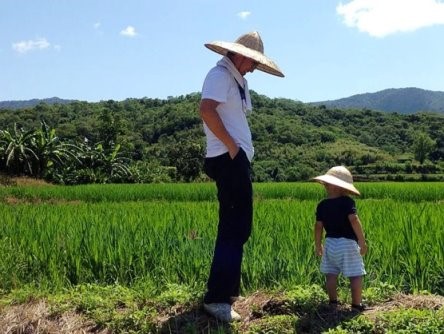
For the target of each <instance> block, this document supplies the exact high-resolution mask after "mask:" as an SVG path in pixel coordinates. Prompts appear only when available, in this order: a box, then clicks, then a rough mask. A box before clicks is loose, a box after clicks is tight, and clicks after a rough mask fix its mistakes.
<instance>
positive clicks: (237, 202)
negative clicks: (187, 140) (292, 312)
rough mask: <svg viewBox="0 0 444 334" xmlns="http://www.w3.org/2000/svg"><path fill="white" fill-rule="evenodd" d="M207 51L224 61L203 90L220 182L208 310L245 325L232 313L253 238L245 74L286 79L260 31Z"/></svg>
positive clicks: (211, 159)
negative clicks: (245, 249)
mask: <svg viewBox="0 0 444 334" xmlns="http://www.w3.org/2000/svg"><path fill="white" fill-rule="evenodd" d="M205 46H206V47H207V48H208V49H210V50H212V51H214V52H217V53H219V54H222V55H223V56H224V57H223V58H222V59H221V60H220V61H219V62H218V63H217V65H216V66H215V67H214V68H212V69H211V70H210V71H209V73H208V74H207V76H206V78H205V82H204V84H203V88H202V100H201V103H200V115H201V118H202V120H203V123H204V131H205V135H206V143H207V152H206V158H205V163H204V168H205V172H206V173H207V175H208V176H209V177H211V178H212V179H214V180H215V181H216V186H217V197H218V200H219V224H218V232H217V239H216V245H215V249H214V255H213V261H212V265H211V270H210V275H209V279H208V282H207V289H208V290H207V293H206V294H205V297H204V309H205V310H206V311H207V312H208V313H210V314H211V315H212V316H214V317H215V318H217V319H219V320H222V321H233V320H240V315H239V314H238V313H236V312H235V311H234V310H233V309H232V304H233V302H234V300H235V298H236V297H238V296H239V288H240V278H241V264H242V255H243V245H244V244H245V242H246V241H247V240H248V238H249V236H250V234H251V227H252V219H253V191H252V183H251V174H250V162H251V160H252V158H253V154H254V149H253V143H252V140H251V132H250V128H249V126H248V121H247V114H248V113H249V112H251V110H252V104H251V99H250V94H249V90H248V85H247V81H246V80H245V78H244V75H245V74H246V73H248V72H253V71H254V70H255V69H258V70H260V71H264V72H266V73H269V74H273V75H276V76H280V77H283V76H284V75H283V74H282V72H281V71H280V69H279V68H278V66H277V65H276V64H275V63H274V62H273V61H272V60H271V59H269V58H268V57H266V56H265V55H264V46H263V43H262V40H261V37H260V36H259V34H258V33H257V32H251V33H248V34H245V35H242V36H241V37H239V38H238V39H237V40H236V41H235V42H234V43H231V42H212V43H208V44H205Z"/></svg>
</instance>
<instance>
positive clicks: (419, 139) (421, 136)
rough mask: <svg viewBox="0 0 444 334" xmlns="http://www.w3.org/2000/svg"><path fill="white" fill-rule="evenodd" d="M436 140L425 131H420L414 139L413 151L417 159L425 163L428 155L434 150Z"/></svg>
mask: <svg viewBox="0 0 444 334" xmlns="http://www.w3.org/2000/svg"><path fill="white" fill-rule="evenodd" d="M435 145H436V141H435V140H433V139H432V138H430V137H429V135H428V134H427V133H425V132H419V133H417V134H416V135H415V138H414V139H413V153H414V154H415V159H416V160H418V161H419V163H420V164H423V163H424V161H425V159H426V158H427V157H428V155H429V154H430V153H431V152H432V151H433V149H434V147H435Z"/></svg>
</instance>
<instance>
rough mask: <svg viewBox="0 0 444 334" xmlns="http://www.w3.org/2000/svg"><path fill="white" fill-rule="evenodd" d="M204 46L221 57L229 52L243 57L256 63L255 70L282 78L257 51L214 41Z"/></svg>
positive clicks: (274, 67) (274, 65)
mask: <svg viewBox="0 0 444 334" xmlns="http://www.w3.org/2000/svg"><path fill="white" fill-rule="evenodd" d="M205 46H206V47H207V48H208V49H210V50H211V51H214V52H216V53H219V54H221V55H223V56H226V55H227V52H229V51H231V52H234V53H237V54H240V55H242V56H244V57H247V58H250V59H253V60H254V61H256V62H257V63H258V65H257V67H256V69H258V70H259V71H262V72H265V73H268V74H272V75H275V76H278V77H281V78H283V77H284V74H283V73H282V71H281V70H280V69H279V67H278V66H277V65H276V64H275V63H274V62H273V61H272V60H271V59H270V58H268V57H267V56H265V55H264V54H262V53H260V52H259V51H256V50H253V49H250V48H247V47H245V46H244V45H242V44H239V43H231V42H219V41H216V42H211V43H206V44H205Z"/></svg>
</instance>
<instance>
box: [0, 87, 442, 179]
mask: <svg viewBox="0 0 444 334" xmlns="http://www.w3.org/2000/svg"><path fill="white" fill-rule="evenodd" d="M251 95H252V99H253V105H254V108H255V109H254V112H253V113H252V115H251V116H250V117H249V122H250V126H251V130H252V137H253V141H254V146H255V157H254V160H253V178H254V181H257V182H268V181H281V182H282V181H302V180H309V179H310V178H312V177H314V176H316V175H317V174H319V173H323V172H325V171H326V170H327V169H328V168H330V167H331V166H333V165H339V164H344V165H346V166H348V167H349V168H350V169H351V170H352V171H353V172H354V173H355V174H356V176H357V179H362V180H371V179H375V180H400V181H402V180H406V179H411V180H420V179H430V180H442V179H443V174H444V167H443V163H442V162H443V161H444V127H443V124H444V122H443V121H444V116H443V115H441V114H431V113H421V114H413V115H401V114H396V113H382V112H376V111H371V110H354V109H349V110H339V109H334V108H327V107H325V106H313V105H309V104H303V103H301V102H297V101H292V100H289V99H282V98H279V99H270V98H267V97H266V96H263V95H259V94H257V93H256V92H254V91H251ZM199 100H200V94H189V95H186V96H179V97H170V98H168V99H166V100H160V99H147V98H143V99H127V100H124V101H121V102H116V101H112V100H109V101H102V102H98V103H87V102H72V103H69V104H55V105H46V104H44V103H42V104H39V105H38V106H36V107H34V108H28V109H19V110H7V109H5V110H2V113H1V114H0V124H2V127H3V130H2V132H1V133H2V135H1V136H0V139H1V141H0V171H3V172H6V173H9V174H14V175H17V174H26V175H32V176H39V177H45V178H46V179H47V180H50V181H53V182H59V183H65V184H76V183H94V182H96V183H107V182H178V181H180V182H182V181H184V182H191V181H200V180H203V179H205V176H204V172H203V166H202V162H203V159H204V150H205V144H204V134H203V131H202V121H201V119H200V117H199V112H198V107H199ZM42 123H44V124H45V126H43V125H42ZM14 129H15V130H14ZM418 129H421V132H420V134H419V135H418V132H417V131H418ZM56 133H57V135H56ZM421 138H422V139H421ZM424 138H425V139H427V140H425V139H424ZM423 139H424V140H423ZM430 140H431V141H433V142H434V143H436V144H435V145H432V146H430V145H428V143H430ZM9 144H11V146H8V145H9ZM119 145H120V149H119V155H120V157H121V158H122V159H121V161H120V163H123V164H124V166H125V168H124V169H125V171H123V170H122V169H121V172H119V173H115V172H114V171H113V172H110V168H109V166H108V167H105V166H104V165H106V164H107V163H106V162H105V161H101V160H103V159H105V160H106V159H107V158H109V157H110V156H111V155H112V154H113V150H114V149H115V148H116V147H117V146H119ZM85 155H89V156H90V158H87V157H85ZM414 156H416V159H417V160H418V161H420V164H419V165H418V164H417V163H415V162H414V161H413V157H414ZM123 158H124V159H123ZM88 159H90V160H91V159H94V160H95V161H87V160H88ZM121 167H123V166H122V165H121ZM66 169H68V170H66ZM97 169H98V170H97ZM129 172H130V173H129ZM150 174H152V175H150Z"/></svg>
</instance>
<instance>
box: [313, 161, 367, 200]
mask: <svg viewBox="0 0 444 334" xmlns="http://www.w3.org/2000/svg"><path fill="white" fill-rule="evenodd" d="M314 180H316V181H318V182H320V183H328V184H332V185H334V186H338V187H340V188H343V189H345V190H348V191H349V192H351V193H352V194H355V195H361V194H360V193H359V191H358V189H356V188H355V186H354V185H353V177H352V175H351V173H350V172H349V170H348V169H347V168H345V167H344V166H335V167H332V168H330V169H329V170H328V172H327V173H325V174H324V175H321V176H316V177H315V178H314Z"/></svg>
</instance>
